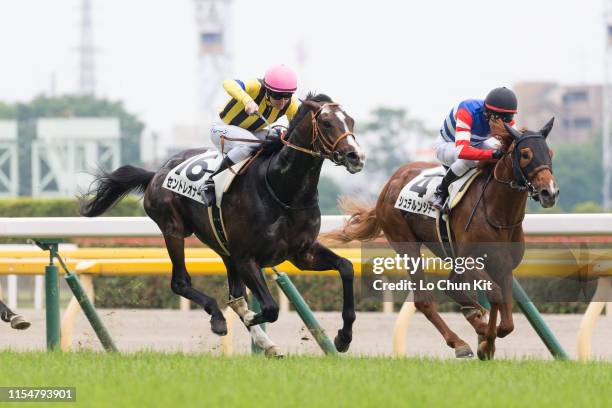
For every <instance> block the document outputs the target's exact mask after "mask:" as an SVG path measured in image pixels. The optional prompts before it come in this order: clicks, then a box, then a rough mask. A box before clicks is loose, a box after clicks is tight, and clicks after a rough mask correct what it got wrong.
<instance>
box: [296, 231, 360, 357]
mask: <svg viewBox="0 0 612 408" xmlns="http://www.w3.org/2000/svg"><path fill="white" fill-rule="evenodd" d="M291 262H292V263H293V264H294V265H295V266H297V267H298V268H300V269H302V270H304V269H306V270H312V271H326V270H329V269H335V270H337V271H338V272H339V273H340V278H341V279H342V322H343V325H342V328H341V329H340V330H338V334H337V335H336V337H335V338H334V345H335V346H336V350H338V351H339V352H341V353H344V352H346V351H347V350H348V349H349V346H350V345H351V341H352V340H353V323H354V322H355V299H354V293H353V281H354V279H355V272H354V271H353V264H352V263H351V262H350V261H349V260H348V259H346V258H342V257H341V256H339V255H337V254H335V253H334V252H333V251H332V250H331V249H329V248H327V247H325V246H324V245H323V244H321V243H320V242H318V241H317V242H315V243H314V244H313V245H312V246H311V247H310V248H309V249H308V250H307V251H305V252H303V253H301V254H299V256H297V257H294V258H293V259H291Z"/></svg>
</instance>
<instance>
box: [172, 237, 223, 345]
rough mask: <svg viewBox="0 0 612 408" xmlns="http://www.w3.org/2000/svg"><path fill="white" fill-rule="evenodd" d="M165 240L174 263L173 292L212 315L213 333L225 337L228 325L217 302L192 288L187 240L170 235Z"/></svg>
mask: <svg viewBox="0 0 612 408" xmlns="http://www.w3.org/2000/svg"><path fill="white" fill-rule="evenodd" d="M164 240H165V241H166V248H167V250H168V255H170V260H171V261H172V281H171V283H170V287H171V289H172V291H173V292H174V293H176V294H177V295H179V296H183V297H185V298H187V299H189V300H191V301H192V302H195V303H196V304H198V305H200V307H201V308H202V309H204V310H205V311H206V312H207V313H208V314H209V315H211V318H210V328H211V330H212V332H213V333H215V334H218V335H220V336H225V335H226V334H227V323H226V321H225V317H223V313H222V312H221V310H220V309H219V306H218V305H217V301H216V300H215V299H214V298H212V297H210V296H207V295H205V294H204V293H202V292H200V291H199V290H197V289H194V288H193V287H192V286H191V277H190V276H189V273H188V272H187V267H186V266H185V240H184V239H183V238H177V237H175V236H171V235H169V234H164Z"/></svg>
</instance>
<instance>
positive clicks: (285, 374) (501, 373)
mask: <svg viewBox="0 0 612 408" xmlns="http://www.w3.org/2000/svg"><path fill="white" fill-rule="evenodd" d="M0 373H1V374H0V385H1V386H24V387H25V386H29V387H32V386H75V387H77V402H76V404H75V403H65V404H57V403H54V404H52V405H51V406H53V407H59V406H69V407H77V406H83V407H85V406H86V407H111V406H112V407H132V406H133V407H179V406H197V407H232V408H233V407H242V406H257V407H265V408H268V407H290V406H306V405H308V406H311V407H326V406H347V407H360V406H375V407H379V408H384V407H392V406H393V407H396V406H409V407H416V406H428V407H438V406H449V407H460V406H479V407H491V406H499V407H508V406H516V407H527V406H538V407H555V408H558V407H563V406H573V407H576V406H581V407H612V391H611V390H612V388H611V386H612V363H606V362H591V363H577V362H569V361H565V362H561V361H538V360H516V361H509V360H505V361H489V362H480V361H478V360H471V361H456V360H433V359H423V360H421V359H390V358H365V357H364V358H355V357H350V358H347V357H341V358H324V357H303V356H290V357H286V358H284V359H282V360H268V359H265V358H264V357H250V356H238V357H215V356H210V355H205V354H199V355H194V354H191V355H185V354H161V353H153V352H144V353H137V354H127V355H121V354H104V353H93V352H78V353H59V352H58V353H44V352H28V353H21V352H10V351H4V352H0ZM0 405H1V406H16V407H25V406H34V407H41V406H49V404H40V403H27V404H26V403H17V404H5V403H0Z"/></svg>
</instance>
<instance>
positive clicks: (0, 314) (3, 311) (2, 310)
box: [0, 301, 30, 330]
mask: <svg viewBox="0 0 612 408" xmlns="http://www.w3.org/2000/svg"><path fill="white" fill-rule="evenodd" d="M0 319H2V320H3V321H5V322H7V323H10V324H11V327H12V328H13V329H16V330H25V329H27V328H28V327H30V322H28V321H27V320H26V319H25V318H24V317H23V316H21V315H19V314H17V313H14V312H13V311H12V310H11V309H9V308H8V306H6V305H5V304H4V303H2V302H1V301H0Z"/></svg>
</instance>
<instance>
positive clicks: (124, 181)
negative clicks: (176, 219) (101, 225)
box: [80, 165, 155, 217]
mask: <svg viewBox="0 0 612 408" xmlns="http://www.w3.org/2000/svg"><path fill="white" fill-rule="evenodd" d="M153 176H155V173H154V172H152V171H147V170H145V169H141V168H138V167H134V166H130V165H127V166H122V167H119V168H118V169H117V170H115V171H113V172H111V173H108V172H106V171H104V170H100V172H99V173H98V174H97V175H96V176H95V179H94V181H93V183H92V187H90V189H89V191H88V192H87V193H86V194H84V195H83V196H81V197H80V205H81V208H80V213H81V215H83V216H85V217H97V216H98V215H100V214H102V213H104V212H105V211H106V210H108V209H109V208H111V207H113V206H114V205H115V204H117V203H118V202H119V201H121V199H122V198H124V197H125V196H126V195H128V194H129V193H130V192H131V191H133V190H136V191H137V192H139V193H143V192H144V191H145V189H146V188H147V186H148V185H149V183H150V182H151V180H152V179H153Z"/></svg>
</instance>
